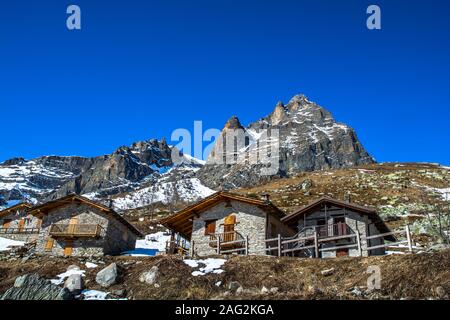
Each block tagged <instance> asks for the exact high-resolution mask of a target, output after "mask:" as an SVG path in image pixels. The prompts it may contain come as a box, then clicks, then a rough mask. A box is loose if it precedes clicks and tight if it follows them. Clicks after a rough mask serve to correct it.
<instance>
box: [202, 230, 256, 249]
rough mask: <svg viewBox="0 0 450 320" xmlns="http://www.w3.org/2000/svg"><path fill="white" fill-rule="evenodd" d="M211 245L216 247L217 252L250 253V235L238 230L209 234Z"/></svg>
mask: <svg viewBox="0 0 450 320" xmlns="http://www.w3.org/2000/svg"><path fill="white" fill-rule="evenodd" d="M209 245H210V246H211V247H213V248H216V252H217V254H225V253H244V254H247V253H248V237H244V236H242V234H240V233H239V232H237V231H228V232H222V233H215V234H211V235H209Z"/></svg>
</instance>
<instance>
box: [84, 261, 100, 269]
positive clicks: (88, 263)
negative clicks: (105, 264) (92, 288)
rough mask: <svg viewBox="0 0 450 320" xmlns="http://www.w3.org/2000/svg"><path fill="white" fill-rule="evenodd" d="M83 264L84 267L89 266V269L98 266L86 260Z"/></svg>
mask: <svg viewBox="0 0 450 320" xmlns="http://www.w3.org/2000/svg"><path fill="white" fill-rule="evenodd" d="M85 265H86V268H89V269H93V268H97V267H98V265H96V264H95V263H92V262H86V263H85Z"/></svg>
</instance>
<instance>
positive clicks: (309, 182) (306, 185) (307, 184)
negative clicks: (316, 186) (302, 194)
mask: <svg viewBox="0 0 450 320" xmlns="http://www.w3.org/2000/svg"><path fill="white" fill-rule="evenodd" d="M312 185H313V183H312V180H311V179H305V180H303V181H302V183H301V184H300V187H301V188H302V190H309V189H311V187H312Z"/></svg>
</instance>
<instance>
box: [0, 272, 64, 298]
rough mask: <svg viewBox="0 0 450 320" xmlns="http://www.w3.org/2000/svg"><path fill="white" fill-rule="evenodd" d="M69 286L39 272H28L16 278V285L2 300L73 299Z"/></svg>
mask: <svg viewBox="0 0 450 320" xmlns="http://www.w3.org/2000/svg"><path fill="white" fill-rule="evenodd" d="M72 298H73V296H72V294H71V293H70V292H69V290H68V289H67V288H60V287H59V286H57V285H55V284H52V283H51V282H50V281H49V280H47V279H44V278H41V277H40V276H39V275H38V274H36V273H32V274H26V275H23V276H20V277H18V278H16V280H15V282H14V286H13V287H12V288H10V289H8V290H7V291H6V292H5V293H4V294H3V296H2V297H1V300H71V299H72Z"/></svg>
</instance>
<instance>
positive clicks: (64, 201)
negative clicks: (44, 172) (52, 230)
mask: <svg viewBox="0 0 450 320" xmlns="http://www.w3.org/2000/svg"><path fill="white" fill-rule="evenodd" d="M74 202H79V203H84V204H86V205H88V206H90V207H93V208H96V209H98V210H100V211H102V212H104V213H106V214H109V215H111V217H113V218H115V219H117V220H118V221H119V222H121V223H122V224H123V225H125V226H126V227H127V228H128V229H130V230H131V231H132V232H133V233H134V234H136V235H137V236H138V237H143V236H144V235H143V234H142V232H140V231H139V230H138V229H137V228H136V227H135V226H133V225H132V224H131V223H129V222H128V221H127V220H126V219H125V218H123V217H122V216H121V215H120V214H118V213H117V212H116V211H114V210H113V209H111V208H109V207H107V206H105V205H103V204H100V203H98V202H95V201H92V200H90V199H88V198H85V197H83V196H80V195H76V194H69V195H68V196H65V197H62V198H59V199H56V200H52V201H49V202H46V203H43V204H41V205H38V206H35V207H33V208H32V209H31V210H30V211H29V212H30V213H31V214H34V215H44V214H48V213H49V212H50V211H52V210H54V209H56V208H59V207H62V206H65V205H68V204H71V203H74Z"/></svg>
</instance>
